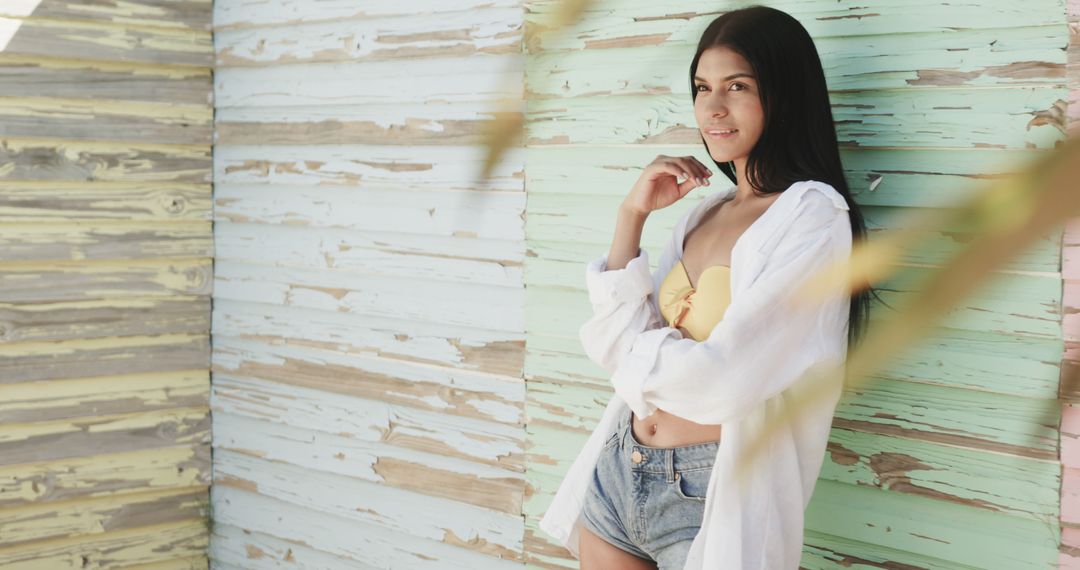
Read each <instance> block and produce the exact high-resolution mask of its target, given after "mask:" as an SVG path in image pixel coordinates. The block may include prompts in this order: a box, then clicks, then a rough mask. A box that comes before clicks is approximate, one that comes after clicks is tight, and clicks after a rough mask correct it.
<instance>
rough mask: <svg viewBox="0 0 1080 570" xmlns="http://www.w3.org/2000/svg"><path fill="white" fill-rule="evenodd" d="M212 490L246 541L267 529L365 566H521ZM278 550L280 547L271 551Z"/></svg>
mask: <svg viewBox="0 0 1080 570" xmlns="http://www.w3.org/2000/svg"><path fill="white" fill-rule="evenodd" d="M211 496H212V501H213V502H214V503H215V504H225V505H229V507H230V508H228V509H223V510H220V511H215V520H218V521H220V522H221V523H223V524H225V525H229V526H233V527H239V528H242V529H243V531H244V541H245V542H247V543H248V544H251V543H252V542H254V543H255V544H256V545H259V544H261V543H262V542H261V541H258V540H257V539H256V540H252V539H251V538H250V537H251V536H254V537H260V536H261V535H269V536H272V537H274V538H276V539H279V540H284V541H289V542H294V543H299V544H300V545H301V546H303V547H306V548H311V549H314V550H317V551H319V552H321V553H325V554H330V555H332V556H336V557H340V558H343V559H346V560H348V561H349V564H350V566H349V567H352V561H354V560H355V561H359V563H360V565H361V566H360V567H361V568H362V567H364V566H371V567H375V568H393V569H394V570H398V569H401V570H420V569H422V570H435V569H440V570H441V569H451V568H452V569H460V570H509V569H511V568H515V569H520V568H521V562H520V561H516V560H499V559H497V558H494V557H491V556H488V555H486V554H479V553H476V552H472V551H470V550H468V549H465V548H461V547H459V546H456V545H453V544H447V543H446V542H443V541H435V540H430V539H427V538H420V537H417V536H413V535H412V534H411V533H402V532H394V531H391V530H386V529H382V528H379V527H375V526H371V525H367V524H364V523H362V522H353V521H348V520H344V519H341V518H339V517H336V516H333V515H328V514H325V513H320V512H318V511H315V510H311V509H305V508H303V507H299V506H296V505H292V504H289V503H285V502H283V501H279V500H276V499H272V498H269V497H266V496H263V495H258V494H255V493H250V492H245V491H242V490H239V489H234V488H230V487H222V486H214V488H213V489H212V490H211ZM247 533H251V534H250V535H249V534H247ZM256 533H258V534H256ZM275 542H276V544H278V545H281V544H282V542H278V541H275ZM271 544H275V543H271ZM232 548H233V549H234V550H235V549H238V548H240V547H239V546H232ZM260 550H261V548H260ZM274 550H277V549H273V550H271V552H273V551H274ZM249 552H250V551H249ZM301 552H302V551H301ZM255 559H256V560H261V559H262V556H260V555H258V554H256V557H255ZM320 559H321V560H324V561H327V560H331V558H329V557H320ZM285 560H286V561H288V562H289V566H292V563H291V561H289V560H288V557H287V555H286V557H285ZM309 560H311V559H310V558H309ZM268 563H269V561H268ZM309 563H310V562H309ZM249 564H250V562H249Z"/></svg>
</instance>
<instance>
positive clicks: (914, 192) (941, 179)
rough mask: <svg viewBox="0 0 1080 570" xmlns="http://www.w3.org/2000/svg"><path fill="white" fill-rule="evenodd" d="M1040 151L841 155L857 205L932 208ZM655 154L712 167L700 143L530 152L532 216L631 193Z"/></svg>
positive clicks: (852, 151) (850, 151) (851, 151)
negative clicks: (541, 204)
mask: <svg viewBox="0 0 1080 570" xmlns="http://www.w3.org/2000/svg"><path fill="white" fill-rule="evenodd" d="M1039 152H1042V151H1039V150H1028V149H1024V150H1019V149H1009V150H999V149H968V150H965V151H964V152H941V151H939V150H936V149H920V148H889V149H874V148H842V149H841V151H840V156H841V159H842V161H843V163H844V168H845V172H846V174H847V182H848V185H849V186H850V187H851V192H852V195H853V196H855V199H856V201H857V202H858V203H859V204H860V205H865V206H920V207H933V206H947V205H949V204H952V203H955V202H957V201H959V200H962V199H963V198H965V197H966V196H969V195H971V194H973V193H976V192H978V191H979V189H980V188H982V187H985V186H986V183H987V180H988V179H989V178H990V177H992V176H993V175H998V174H1002V173H1006V172H1010V171H1012V170H1015V168H1016V167H1017V166H1018V165H1020V164H1022V163H1024V162H1025V161H1027V160H1030V159H1032V158H1035V157H1036V156H1038V153H1039ZM658 154H666V155H670V156H683V155H692V156H694V157H696V158H697V159H698V160H700V161H702V162H704V163H705V164H709V163H710V162H711V159H710V158H709V156H708V153H706V152H705V151H704V148H703V147H702V145H701V143H700V142H691V143H688V144H665V145H647V146H646V145H631V146H625V145H621V146H616V145H598V144H596V145H594V144H590V145H586V146H581V145H558V146H551V145H547V146H533V147H530V148H529V149H528V151H527V157H528V158H527V161H528V164H529V168H527V169H526V171H525V176H526V185H527V186H528V188H529V200H530V214H531V206H532V203H531V202H532V200H534V199H535V198H534V197H535V196H536V195H538V194H547V193H560V194H562V193H570V192H572V193H574V194H596V195H603V196H611V197H612V198H613V199H614V198H615V197H619V198H621V197H622V196H624V195H626V192H628V191H629V190H630V186H631V185H632V184H633V183H634V180H636V179H637V177H638V175H639V174H640V173H641V168H642V167H643V166H644V165H645V164H648V162H649V161H651V160H652V158H653V157H655V156H656V155H658ZM730 184H731V182H730V181H728V180H716V181H714V184H713V186H711V187H709V188H705V189H702V188H698V189H696V190H693V191H692V194H691V197H692V196H693V195H694V194H697V193H701V192H705V193H708V192H712V191H715V190H719V189H721V188H723V187H725V186H728V185H730ZM612 203H617V202H612ZM671 207H672V208H679V207H680V205H679V204H676V205H673V206H671Z"/></svg>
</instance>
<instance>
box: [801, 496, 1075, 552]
mask: <svg viewBox="0 0 1080 570" xmlns="http://www.w3.org/2000/svg"><path fill="white" fill-rule="evenodd" d="M806 527H807V529H808V530H811V531H817V532H821V533H825V534H830V535H834V536H842V537H844V538H849V539H854V540H859V541H862V542H866V543H870V544H876V545H880V546H885V547H888V548H893V549H896V550H898V551H901V552H902V553H904V555H905V556H904V557H902V558H899V559H894V560H893V562H898V563H905V562H906V561H905V558H907V556H906V554H907V553H918V554H919V555H921V556H932V557H933V558H936V559H938V560H943V561H946V562H951V563H953V564H966V565H968V566H970V567H973V568H1015V569H1021V568H1049V567H1051V564H1052V563H1054V562H1056V561H1057V548H1056V544H1057V541H1058V533H1059V530H1058V525H1057V523H1055V522H1046V521H1041V520H1034V519H1030V518H1029V519H1025V518H1022V517H1016V516H1011V515H1007V514H1002V513H994V512H989V511H985V510H982V509H973V508H970V507H968V506H966V505H959V504H955V503H952V502H949V501H941V500H934V499H927V498H923V497H912V496H909V495H902V494H899V493H887V492H882V491H880V490H877V489H869V488H865V487H860V486H855V485H845V484H842V483H836V482H833V481H828V480H819V481H818V484H817V488H816V489H815V490H814V499H813V500H812V501H811V502H810V506H809V507H808V508H807V511H806ZM929 567H930V568H937V567H938V566H937V565H936V564H933V565H931V566H929Z"/></svg>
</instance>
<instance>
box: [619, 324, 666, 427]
mask: <svg viewBox="0 0 1080 570" xmlns="http://www.w3.org/2000/svg"><path fill="white" fill-rule="evenodd" d="M669 336H670V337H672V338H675V339H681V338H682V333H680V332H679V329H676V328H674V327H662V328H658V329H652V330H647V331H645V332H643V333H641V334H639V335H638V336H637V338H635V339H634V345H633V346H632V347H631V348H630V353H629V354H627V355H626V356H625V357H623V360H622V362H621V363H620V364H619V367H618V368H617V369H616V370H615V372H614V373H613V374H612V375H611V384H612V385H613V386H614V388H615V393H616V394H618V395H619V396H620V397H621V398H622V399H623V400H624V401H625V402H626V405H627V406H629V407H630V409H631V410H634V414H635V415H636V416H637V417H639V418H645V417H648V416H650V415H652V413H653V412H654V411H656V406H654V405H652V404H650V403H648V402H646V401H645V380H646V378H648V376H649V373H650V372H652V369H653V367H654V366H655V365H656V360H657V356H658V353H659V352H660V346H661V345H662V344H663V343H664V339H666V338H667V337H669Z"/></svg>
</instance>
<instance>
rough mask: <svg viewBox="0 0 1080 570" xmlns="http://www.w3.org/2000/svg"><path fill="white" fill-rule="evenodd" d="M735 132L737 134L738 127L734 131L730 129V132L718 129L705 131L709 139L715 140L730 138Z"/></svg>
mask: <svg viewBox="0 0 1080 570" xmlns="http://www.w3.org/2000/svg"><path fill="white" fill-rule="evenodd" d="M737 134H739V129H735V130H734V131H732V132H730V133H724V132H722V131H719V130H712V131H705V135H706V136H708V137H709V138H710V139H716V140H725V139H730V138H733V137H734V136H735V135H737Z"/></svg>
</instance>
